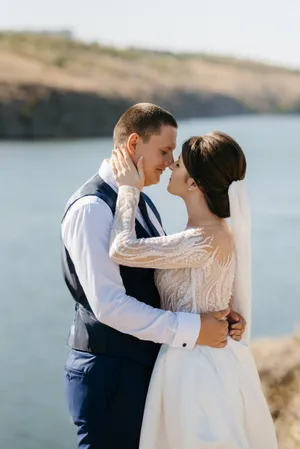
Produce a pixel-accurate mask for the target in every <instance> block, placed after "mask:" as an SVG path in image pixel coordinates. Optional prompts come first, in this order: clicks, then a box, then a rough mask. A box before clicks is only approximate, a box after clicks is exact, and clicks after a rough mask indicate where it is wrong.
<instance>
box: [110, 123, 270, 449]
mask: <svg viewBox="0 0 300 449" xmlns="http://www.w3.org/2000/svg"><path fill="white" fill-rule="evenodd" d="M113 168H114V175H115V178H116V181H117V184H118V186H119V194H118V200H117V206H116V213H115V218H114V222H113V227H112V231H111V246H110V256H111V257H112V258H113V260H114V261H115V262H117V263H118V264H120V265H126V266H134V267H151V268H155V269H156V271H155V280H156V285H157V288H158V290H159V293H160V297H161V305H162V307H163V308H164V309H170V310H173V311H188V312H194V313H200V312H201V313H203V312H210V311H218V310H223V309H226V308H227V307H228V306H229V303H230V298H231V296H232V295H233V296H234V301H235V309H236V310H237V311H238V312H239V313H241V315H242V316H243V317H244V318H245V319H246V321H247V323H248V328H247V330H246V332H245V334H244V337H243V339H242V341H241V342H237V341H235V340H233V339H231V338H230V337H228V343H227V345H226V346H225V347H224V348H222V349H216V348H211V347H208V346H195V348H194V349H193V350H192V351H186V350H185V349H184V348H182V349H180V348H179V349H178V348H171V347H169V346H167V345H162V347H161V350H160V353H159V355H158V358H157V361H156V364H155V367H154V370H153V374H152V378H151V382H150V386H149V390H148V396H147V401H146V406H145V411H144V418H143V425H142V431H141V438H140V446H139V447H140V449H276V448H277V442H276V436H275V430H274V426H273V422H272V418H271V415H270V412H269V409H268V406H267V403H266V401H265V398H264V395H263V393H262V390H261V385H260V380H259V376H258V372H257V369H256V366H255V362H254V360H253V358H252V355H251V352H250V349H249V347H248V344H249V339H250V321H251V269H250V268H251V248H250V217H249V210H248V203H247V196H246V191H245V186H244V181H243V179H244V177H245V173H246V160H245V156H244V153H243V151H242V149H241V148H240V146H239V145H238V144H237V142H235V141H234V140H233V139H232V138H231V137H229V136H228V135H226V134H224V133H221V132H213V133H210V134H206V135H204V136H200V137H192V138H190V139H188V140H187V141H186V142H185V143H184V144H183V147H182V153H181V156H180V157H179V159H178V160H177V161H176V162H174V164H172V165H171V166H170V169H171V170H172V175H171V178H170V181H169V185H168V191H169V192H170V193H172V194H173V195H177V196H179V197H181V198H182V199H183V200H184V202H185V205H186V209H187V215H188V219H187V226H186V229H185V230H184V231H183V232H180V233H177V234H173V235H169V236H163V237H155V238H147V239H137V238H136V234H135V224H134V223H135V214H136V209H137V206H138V201H139V196H140V191H141V190H142V188H143V186H144V173H143V161H142V159H140V160H139V162H138V164H137V168H136V167H135V166H134V164H133V162H132V160H131V158H130V156H129V154H128V153H127V151H126V149H122V150H114V156H113ZM228 217H230V219H231V226H229V224H228V222H227V221H226V220H225V219H226V218H228Z"/></svg>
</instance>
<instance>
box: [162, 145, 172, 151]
mask: <svg viewBox="0 0 300 449" xmlns="http://www.w3.org/2000/svg"><path fill="white" fill-rule="evenodd" d="M163 148H164V149H165V150H170V151H174V149H175V147H174V148H173V147H171V146H170V145H167V146H165V147H163Z"/></svg>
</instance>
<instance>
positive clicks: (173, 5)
mask: <svg viewBox="0 0 300 449" xmlns="http://www.w3.org/2000/svg"><path fill="white" fill-rule="evenodd" d="M299 24H300V3H299V1H297V0H285V1H283V0H277V2H276V3H274V2H272V1H270V0H264V1H263V2H261V1H260V2H259V1H258V0H253V1H252V2H248V3H245V2H241V1H238V0H227V1H226V2H224V1H222V0H210V1H200V0H185V1H184V2H182V1H179V0H177V1H174V0H173V1H171V0H164V1H163V2H162V1H158V0H152V1H151V2H149V3H145V4H142V3H141V1H138V0H127V1H126V2H125V1H121V0H116V1H115V2H104V1H99V0H98V1H97V0H87V1H85V2H74V1H71V0H52V1H51V2H47V3H45V2H38V1H37V0H27V1H26V2H24V1H21V0H2V1H1V14H0V182H1V189H0V200H1V230H2V232H1V234H0V245H1V246H0V247H1V251H0V266H1V271H0V273H1V311H2V313H1V314H0V351H1V352H0V357H1V366H2V369H1V373H0V399H1V400H0V448H6V449H15V448H17V447H22V449H41V448H44V449H48V448H52V447H57V448H58V447H59V448H61V449H71V448H74V447H76V437H75V428H73V426H72V424H71V420H70V418H69V416H68V412H67V408H66V405H65V402H64V395H63V366H64V361H65V358H66V355H67V352H68V349H67V346H66V341H67V335H68V330H69V326H70V323H71V321H72V319H73V300H72V299H71V297H70V295H69V293H68V292H67V290H66V288H65V286H64V283H63V280H62V275H61V270H60V257H59V246H60V219H61V215H62V211H63V208H64V204H65V203H66V201H67V199H68V197H69V196H70V195H71V194H72V192H73V191H74V190H75V189H76V188H77V187H79V186H80V185H81V184H82V183H83V182H84V181H85V180H86V179H87V178H88V177H90V176H91V175H92V174H93V173H95V172H96V171H97V169H98V167H99V165H100V163H101V160H102V159H103V158H105V157H109V155H110V152H111V149H112V130H113V127H114V125H115V123H116V121H117V120H118V118H119V116H120V115H121V114H122V113H123V112H124V111H125V110H126V109H127V108H128V107H130V106H131V105H132V104H134V103H136V102H141V101H151V102H155V103H158V104H159V105H160V106H163V107H166V108H167V109H169V110H170V111H171V112H172V113H173V114H174V115H175V116H176V118H178V121H179V137H178V148H177V150H176V153H177V154H178V153H179V152H180V145H181V143H182V142H183V140H184V139H186V138H188V137H189V136H191V135H195V134H201V133H205V132H209V131H212V130H221V131H224V132H226V133H228V134H230V135H232V136H233V137H234V138H235V139H237V141H238V142H239V143H240V144H241V146H242V148H243V149H244V151H245V153H246V156H247V159H248V174H247V181H248V191H249V195H250V200H251V209H252V217H253V284H254V294H253V331H252V334H253V337H254V342H253V351H254V354H255V357H256V361H257V364H258V366H259V369H260V374H261V378H262V381H263V386H264V388H265V391H266V394H267V397H268V401H269V405H270V408H271V411H272V414H273V417H274V419H275V420H276V427H277V432H278V436H279V440H280V448H281V449H295V448H300V428H299V422H300V421H299V420H300V415H299V413H300V387H299V385H300V384H299V379H300V355H299V354H300V350H299V349H300V348H299V340H300V339H299V334H298V332H297V330H298V326H299V323H300V302H299V294H300V276H299V268H300V267H299V257H300V239H299V228H300V178H299V165H300V144H299V132H300V52H299V46H300V26H299ZM168 178H169V174H165V175H164V178H163V180H162V182H161V184H160V185H159V186H155V187H151V188H149V189H148V193H149V194H150V195H151V197H152V199H153V200H154V201H155V203H156V205H157V206H158V209H159V210H160V212H161V215H162V218H163V222H164V225H165V229H166V231H167V232H168V233H172V232H175V231H180V230H182V229H183V228H184V226H185V210H184V208H183V206H182V204H181V202H180V200H178V199H177V198H175V197H171V196H169V194H168V193H167V192H166V184H167V181H168ZM266 449H267V448H266Z"/></svg>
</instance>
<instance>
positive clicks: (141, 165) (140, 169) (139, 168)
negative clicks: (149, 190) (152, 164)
mask: <svg viewBox="0 0 300 449" xmlns="http://www.w3.org/2000/svg"><path fill="white" fill-rule="evenodd" d="M137 171H138V174H139V177H140V180H141V181H142V182H143V183H144V180H145V173H144V158H143V156H141V157H140V158H139V160H138V163H137Z"/></svg>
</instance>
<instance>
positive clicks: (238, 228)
mask: <svg viewBox="0 0 300 449" xmlns="http://www.w3.org/2000/svg"><path fill="white" fill-rule="evenodd" d="M228 196H229V206H230V221H231V227H232V231H233V238H234V244H235V251H236V257H237V268H236V276H235V281H234V310H236V311H237V312H238V313H240V314H241V315H242V316H243V318H244V319H245V320H246V322H247V327H246V330H245V333H244V335H243V338H242V342H243V343H245V344H247V345H248V344H249V342H250V335H251V309H252V276H251V264H252V260H251V259H252V258H251V221H250V208H249V202H248V197H247V192H246V187H245V183H244V181H234V182H233V183H232V184H231V185H230V186H229V190H228Z"/></svg>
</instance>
